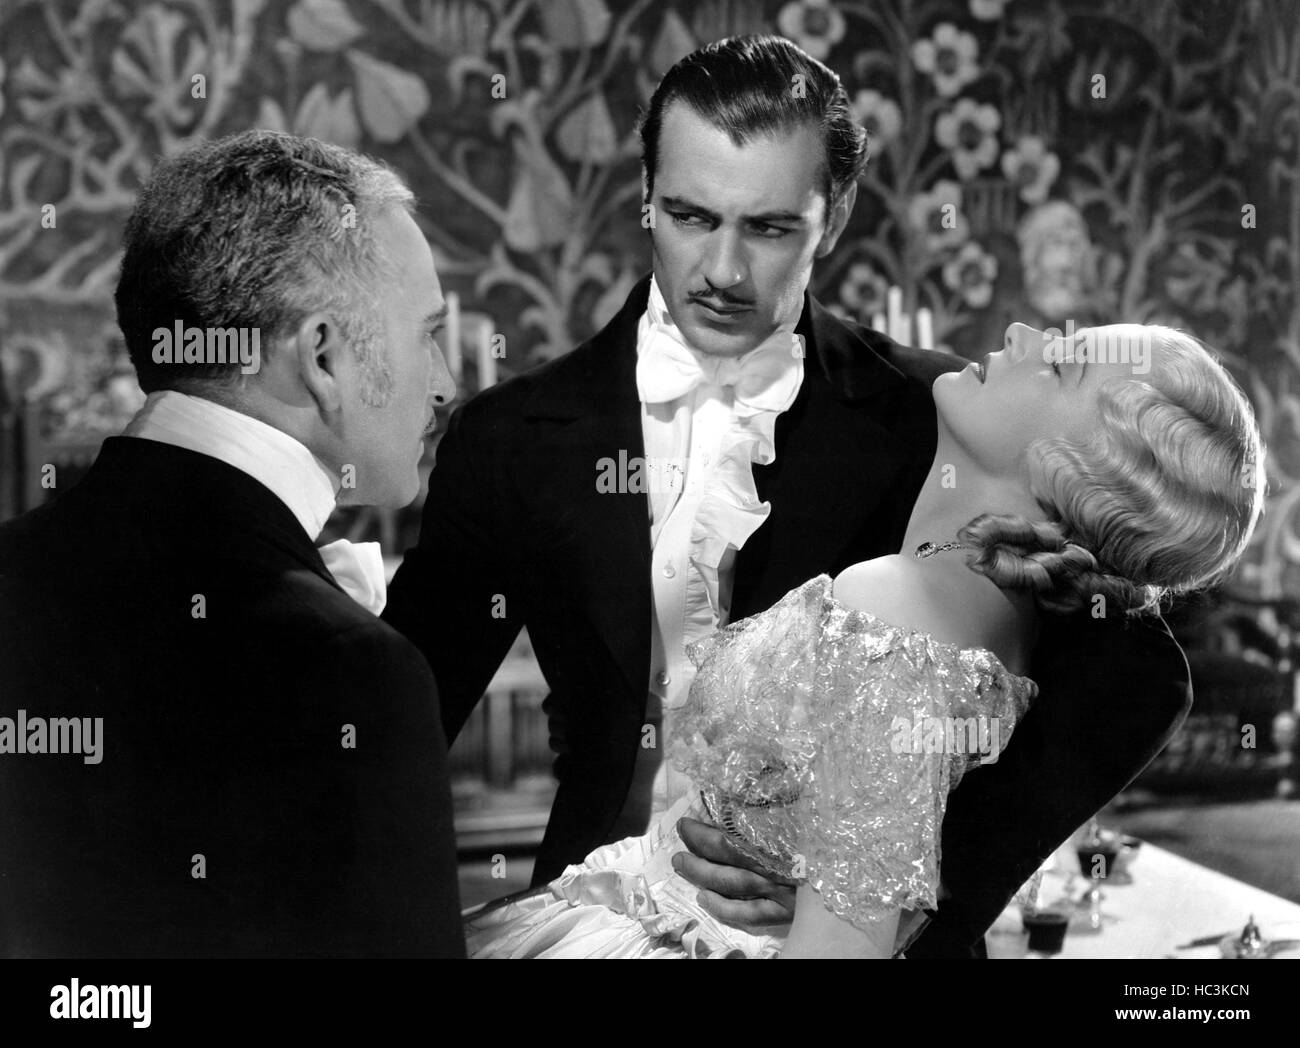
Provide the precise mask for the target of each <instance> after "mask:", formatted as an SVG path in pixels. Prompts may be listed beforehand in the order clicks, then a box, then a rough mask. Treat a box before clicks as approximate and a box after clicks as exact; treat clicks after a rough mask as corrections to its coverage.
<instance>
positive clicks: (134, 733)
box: [0, 437, 464, 957]
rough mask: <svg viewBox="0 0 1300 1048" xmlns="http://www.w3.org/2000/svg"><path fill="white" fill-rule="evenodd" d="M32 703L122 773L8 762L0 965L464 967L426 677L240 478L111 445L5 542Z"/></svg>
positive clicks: (19, 654) (23, 701)
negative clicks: (78, 726)
mask: <svg viewBox="0 0 1300 1048" xmlns="http://www.w3.org/2000/svg"><path fill="white" fill-rule="evenodd" d="M196 595H201V597H202V599H203V601H205V602H206V606H205V607H203V608H202V609H201V610H202V612H203V614H202V615H201V616H200V615H198V614H197V612H198V610H200V609H199V606H198V605H196V603H195V597H196ZM19 709H24V710H25V711H26V714H27V717H28V718H29V719H31V718H33V717H37V716H40V717H47V718H52V717H102V718H103V739H102V761H101V763H99V764H93V765H88V764H85V763H84V762H83V760H82V758H80V757H77V756H54V755H44V756H35V755H14V754H0V798H3V801H2V802H0V841H2V842H3V844H2V845H0V955H5V956H64V957H89V956H98V957H141V956H154V957H167V956H238V957H254V956H294V957H300V956H358V955H418V956H463V954H464V941H463V938H462V934H461V930H460V918H459V912H458V911H459V900H458V892H457V882H456V859H455V848H454V837H453V829H452V819H451V804H450V794H449V789H448V784H447V779H446V768H445V756H446V742H445V737H444V735H443V731H442V725H441V722H440V715H439V710H438V701H437V691H436V688H435V685H434V680H433V676H432V674H431V673H430V671H429V667H428V664H427V663H426V662H425V660H424V658H423V656H421V655H420V653H419V652H418V651H416V650H415V648H414V647H412V646H411V645H410V644H409V643H408V642H407V641H406V640H404V639H403V638H402V637H401V636H400V635H399V634H398V633H397V632H396V631H394V630H393V629H391V628H390V627H389V626H387V625H385V624H384V623H383V622H381V621H380V620H378V619H376V618H375V617H374V616H373V615H371V614H370V613H369V612H367V611H365V610H364V609H363V608H361V607H360V606H359V605H357V604H356V603H355V602H354V601H353V600H352V599H351V598H349V597H348V596H347V595H346V594H345V593H344V592H343V591H342V590H341V589H340V588H339V587H338V585H337V583H335V581H334V580H333V578H332V577H331V576H330V574H329V573H328V572H327V571H326V570H325V567H324V565H323V563H322V561H321V559H320V555H319V554H318V553H317V551H316V550H315V548H314V547H313V545H312V543H311V541H310V540H309V538H308V536H307V534H306V533H305V532H304V531H303V529H302V527H301V525H299V523H298V522H297V520H296V519H295V517H294V516H293V514H292V513H291V512H290V510H289V509H288V507H287V506H285V505H284V503H283V502H281V501H280V500H279V499H278V498H277V497H276V496H275V495H273V494H272V493H271V492H270V491H269V490H267V489H266V488H265V487H264V486H263V485H261V484H260V483H258V482H257V481H256V480H254V479H253V478H252V477H250V476H248V475H247V474H245V473H243V472H241V471H240V470H237V469H235V468H233V467H231V466H228V465H226V464H225V463H223V462H220V461H218V460H216V459H214V458H210V457H208V456H206V455H200V454H196V453H194V452H191V451H186V450H183V449H180V448H175V447H171V446H168V445H166V444H162V443H158V442H156V441H151V440H141V439H136V438H130V437H117V438H112V439H110V440H108V441H106V442H105V444H104V447H103V450H102V452H101V453H100V455H99V458H98V460H97V461H96V462H95V465H94V467H93V468H92V469H91V471H90V472H89V474H88V475H87V477H86V478H85V480H84V481H83V482H82V483H80V484H79V485H77V486H76V487H75V488H73V489H72V490H70V491H69V492H68V493H67V494H65V495H63V496H62V497H61V498H60V499H58V500H57V501H56V502H54V503H52V504H50V505H47V506H44V507H42V508H40V509H37V510H35V511H33V512H31V513H29V514H27V515H26V516H23V517H21V518H19V519H17V520H14V521H11V522H9V523H7V524H5V525H3V526H0V716H6V717H10V718H14V717H16V715H17V711H18V710H19ZM345 725H352V726H353V728H354V729H355V747H354V748H345V747H344V745H343V741H344V730H345V728H344V726H345ZM196 856H201V857H202V860H201V861H202V864H203V865H204V866H205V870H204V871H203V872H205V874H206V876H204V877H202V878H196V877H194V876H193V873H194V872H195V871H196V870H197V869H199V864H200V860H199V859H197V858H196Z"/></svg>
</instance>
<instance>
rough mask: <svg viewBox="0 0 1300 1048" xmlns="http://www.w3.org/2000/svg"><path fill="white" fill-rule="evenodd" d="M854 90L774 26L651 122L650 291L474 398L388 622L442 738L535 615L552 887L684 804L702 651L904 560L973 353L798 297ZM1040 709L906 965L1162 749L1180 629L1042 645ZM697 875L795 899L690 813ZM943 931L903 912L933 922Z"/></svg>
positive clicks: (829, 217) (828, 239)
mask: <svg viewBox="0 0 1300 1048" xmlns="http://www.w3.org/2000/svg"><path fill="white" fill-rule="evenodd" d="M848 114H849V110H848V104H847V98H846V96H845V93H844V90H843V88H842V86H841V85H840V83H839V80H838V78H837V77H836V76H835V74H834V73H832V72H831V71H830V70H829V69H827V68H826V67H825V66H823V65H822V64H821V63H819V62H817V61H815V60H813V59H811V58H810V57H808V56H807V55H806V54H804V53H803V52H802V51H800V50H799V49H798V48H797V47H795V46H794V45H792V44H790V43H788V42H787V41H784V40H781V39H777V38H774V37H757V38H756V37H750V38H739V39H731V40H725V41H722V42H719V43H715V44H711V45H709V46H708V47H706V48H703V49H702V50H700V51H697V52H695V53H694V54H692V55H689V56H687V57H686V58H684V59H682V61H681V62H679V63H678V64H677V65H676V66H675V67H674V68H673V69H672V70H670V71H669V73H668V74H667V75H666V76H665V77H664V79H663V81H662V82H661V84H660V85H659V87H658V89H657V90H656V92H655V94H654V97H653V98H652V100H651V102H650V105H649V109H648V111H647V113H646V116H645V119H644V121H643V124H642V138H643V143H644V166H643V179H644V187H645V201H644V203H645V205H647V207H648V213H649V214H650V215H651V216H652V220H653V221H652V224H651V230H650V247H651V251H652V256H653V273H652V275H651V276H650V277H647V278H646V279H645V280H643V281H642V282H641V283H640V284H638V285H637V287H636V288H635V289H634V290H633V291H632V293H631V294H630V295H629V296H628V299H627V302H626V304H625V305H624V307H623V308H622V310H621V311H620V312H619V313H618V315H617V316H616V317H615V318H614V319H613V320H612V321H611V322H610V323H609V325H608V326H607V327H606V328H605V329H604V330H603V331H601V332H600V333H599V334H597V335H596V336H595V337H594V338H592V339H590V340H589V341H587V342H585V343H584V344H583V345H581V346H579V347H578V348H577V349H575V350H574V351H573V352H572V353H570V354H569V355H567V356H565V357H562V358H560V359H558V360H555V361H552V362H550V363H548V364H545V365H543V366H541V367H539V368H536V369H535V370H533V371H530V372H528V373H527V374H524V375H521V376H518V377H517V378H515V379H512V380H511V381H509V382H506V383H503V384H502V385H500V386H497V387H495V388H493V389H491V390H488V391H485V392H484V393H482V394H480V395H479V396H478V397H476V398H474V399H473V400H472V401H470V402H469V403H468V404H466V405H465V406H464V407H462V408H461V409H460V410H459V411H457V412H456V414H455V415H453V417H452V420H451V423H450V426H449V429H448V432H447V434H446V436H445V437H444V439H443V441H442V443H441V444H440V446H439V448H438V461H437V464H436V467H435V469H434V472H433V475H432V478H431V480H430V490H429V502H428V505H427V506H426V508H425V515H424V521H423V529H422V533H421V537H420V544H419V546H418V548H417V549H415V550H413V551H411V552H409V553H408V554H407V558H406V561H405V563H404V564H403V566H402V568H401V569H399V571H398V574H397V576H396V578H395V579H394V583H393V588H392V593H391V596H390V602H389V606H388V608H387V609H386V611H385V617H386V618H387V619H388V620H389V621H390V622H392V623H393V624H394V625H396V626H397V627H398V628H399V629H400V630H402V632H404V633H405V634H406V635H407V636H408V637H410V638H411V639H412V640H414V641H415V642H416V643H417V644H418V645H419V646H420V648H421V650H422V651H424V652H425V654H426V655H427V656H428V657H429V660H430V663H431V665H432V666H433V668H434V672H435V674H436V676H437V678H438V682H439V687H440V688H441V695H442V700H443V707H442V708H443V717H444V723H445V725H446V728H447V733H448V736H449V737H454V736H455V735H456V733H457V732H458V731H459V730H460V728H461V726H462V725H463V724H464V721H465V719H466V717H468V715H469V713H470V711H471V710H472V709H473V706H474V704H475V703H476V702H477V701H478V699H479V697H480V695H481V694H482V693H483V690H484V688H485V686H486V685H487V683H488V681H489V679H490V678H491V677H492V675H493V673H494V671H495V670H496V668H497V666H498V664H499V663H500V661H501V659H502V658H503V657H504V655H505V653H506V652H507V650H508V649H509V647H510V645H511V643H512V642H513V640H514V638H515V637H516V635H517V634H518V632H519V630H520V628H521V627H524V626H527V627H528V631H529V635H530V638H531V640H532V644H533V647H534V650H535V651H536V653H537V658H538V661H539V663H540V665H541V668H542V671H543V672H544V674H545V676H546V679H547V682H548V684H549V685H550V688H551V694H550V696H549V698H548V700H547V703H546V710H547V713H548V715H549V720H550V726H551V734H552V739H551V743H552V747H553V748H554V749H555V751H556V753H557V759H556V762H555V772H556V776H557V778H558V780H559V789H558V792H557V795H556V800H555V804H554V807H553V809H552V811H551V817H550V822H549V824H548V826H547V829H546V835H545V838H544V840H543V842H542V846H541V851H540V854H539V855H538V857H537V862H536V866H535V869H534V876H533V880H534V883H535V884H540V883H544V882H546V881H549V880H551V879H552V878H554V877H556V876H557V875H558V874H560V873H561V872H562V871H563V869H564V867H565V866H566V864H570V863H577V862H580V861H581V860H582V859H583V857H584V856H585V855H586V854H587V853H588V852H590V851H591V850H592V849H594V848H596V847H598V846H600V845H601V844H604V843H606V842H610V841H614V840H618V839H620V838H622V837H624V836H627V835H631V834H637V833H640V832H642V831H644V829H645V827H646V825H647V821H648V820H649V818H650V816H651V814H653V813H655V812H662V811H664V810H666V809H667V807H668V805H669V804H670V803H671V802H672V801H673V800H674V799H675V798H676V797H677V796H680V794H681V791H682V790H683V789H685V788H686V785H687V784H685V783H683V782H682V781H680V779H678V778H676V777H675V775H674V773H673V772H672V770H671V769H669V768H667V767H666V766H665V765H664V763H663V761H662V759H661V755H662V753H663V752H664V749H665V735H668V736H671V734H672V723H673V712H674V710H676V709H677V708H678V707H680V706H681V704H682V703H683V702H684V701H685V698H686V696H687V692H688V690H689V687H690V683H691V679H692V675H693V673H694V668H693V666H692V665H691V663H690V661H689V660H688V658H687V656H686V653H685V650H684V649H685V645H687V644H689V643H691V642H693V641H696V640H699V639H701V638H702V637H705V636H707V635H708V634H709V633H711V632H712V631H714V630H715V629H717V628H718V627H719V626H722V625H724V624H726V623H728V622H734V621H736V620H739V619H742V618H744V617H746V616H749V615H753V614H755V613H757V612H760V611H763V610H765V609H767V608H769V607H771V606H772V604H773V603H774V602H775V601H777V600H778V599H779V598H780V597H782V596H783V595H785V594H786V593H787V592H789V591H790V590H792V589H794V588H795V587H797V586H799V585H800V584H802V583H804V582H806V581H807V580H809V579H811V578H813V577H815V576H817V575H820V574H822V573H826V574H830V575H836V574H838V573H839V572H840V571H842V570H843V569H844V568H846V567H848V566H849V565H851V564H855V563H857V562H859V561H863V560H868V559H871V558H873V557H877V556H881V555H885V554H893V553H897V552H898V550H899V544H900V542H901V540H902V537H903V534H904V532H905V530H906V525H907V521H908V518H909V515H910V514H911V511H912V507H913V504H914V502H915V499H916V496H917V494H918V492H919V491H920V489H921V486H922V483H923V481H924V479H925V476H926V473H927V471H928V469H929V466H930V463H931V460H932V458H933V455H934V452H935V446H936V439H937V428H936V415H935V406H934V402H933V400H932V397H931V392H930V387H931V385H932V383H933V382H934V380H935V379H936V378H937V377H938V376H939V375H941V374H943V373H945V372H948V371H953V370H957V369H960V368H962V367H964V366H965V364H966V362H965V361H962V360H960V359H958V358H955V357H952V356H949V355H946V354H943V353H936V352H928V351H924V350H916V349H911V348H908V347H905V346H900V345H897V344H896V343H894V342H893V341H892V340H890V339H889V338H887V337H886V336H885V335H883V334H881V333H879V332H875V331H871V330H869V329H866V328H863V327H860V326H858V325H855V324H844V323H841V322H840V321H838V320H837V319H835V318H834V317H833V316H831V315H830V314H829V313H827V312H826V310H825V309H824V308H823V307H822V306H821V305H820V303H818V302H817V301H816V300H815V299H814V298H812V297H811V296H810V295H809V294H808V293H807V286H808V283H809V279H810V277H811V273H812V266H813V263H814V261H815V260H816V259H817V258H823V257H825V256H826V255H828V254H829V253H830V252H831V251H832V250H833V249H834V247H835V244H836V242H837V240H838V238H839V237H840V235H841V233H842V232H843V230H844V227H845V225H846V223H847V221H848V218H849V214H850V212H851V210H852V208H853V204H854V202H855V199H856V179H857V176H858V174H859V173H860V171H861V169H862V166H863V164H864V163H865V161H866V145H865V142H864V135H863V132H862V130H861V128H858V127H856V126H855V125H854V124H853V122H852V121H851V120H850V119H849V115H848ZM1032 676H1033V677H1034V679H1035V680H1036V681H1037V682H1038V683H1039V685H1040V689H1041V693H1040V698H1039V700H1038V703H1037V705H1036V706H1035V707H1034V709H1033V710H1032V711H1031V712H1030V714H1029V715H1028V716H1027V717H1026V718H1025V719H1024V721H1023V723H1022V725H1021V726H1020V727H1018V728H1017V730H1016V733H1015V736H1014V738H1013V739H1012V742H1011V744H1010V746H1009V748H1008V750H1007V751H1006V752H1005V753H1003V754H1002V756H1001V759H1000V760H999V761H998V762H997V763H996V764H994V765H990V766H988V767H984V768H980V769H979V770H977V771H976V772H974V773H972V774H971V775H970V776H968V778H967V780H966V781H965V782H964V783H963V785H962V786H961V787H960V788H959V789H958V790H957V791H956V792H955V793H954V794H953V796H952V798H951V799H950V805H949V810H948V818H947V820H946V822H945V825H944V830H943V841H942V850H943V866H942V878H943V889H944V890H943V891H942V892H941V900H942V901H941V902H940V905H939V908H938V911H937V914H935V915H931V916H932V917H933V920H932V922H931V923H930V925H929V927H928V928H927V929H926V930H925V931H924V933H923V934H922V937H921V939H920V940H918V941H916V942H915V944H914V945H913V946H912V947H910V948H909V952H908V955H909V956H924V955H950V956H969V955H971V954H972V953H976V952H978V951H979V950H980V949H981V948H982V936H983V933H984V931H985V929H986V928H987V927H988V925H989V924H991V923H992V921H993V919H994V918H995V917H996V916H997V914H998V913H999V912H1000V911H1001V909H1002V907H1003V906H1004V905H1005V904H1006V902H1007V901H1008V899H1009V898H1010V897H1011V895H1012V893H1013V892H1014V891H1015V889H1016V888H1017V887H1019V885H1020V884H1021V883H1022V882H1023V881H1024V880H1025V879H1026V878H1027V877H1028V876H1029V875H1030V873H1032V871H1033V870H1034V869H1035V868H1036V867H1037V866H1038V865H1039V863H1040V861H1041V860H1042V859H1043V858H1044V857H1045V856H1047V855H1048V854H1049V853H1050V852H1051V851H1052V850H1053V849H1055V848H1056V847H1057V845H1059V844H1060V843H1061V841H1063V840H1064V839H1065V837H1066V836H1067V835H1068V834H1069V833H1070V831H1071V830H1072V829H1073V828H1074V827H1075V826H1077V825H1078V824H1079V823H1080V822H1082V821H1083V820H1084V819H1085V818H1086V817H1087V816H1088V815H1090V814H1091V813H1092V812H1094V811H1095V810H1096V809H1098V808H1099V807H1101V806H1102V805H1103V804H1104V803H1105V802H1106V801H1107V800H1108V799H1109V798H1110V797H1111V796H1112V795H1113V794H1114V793H1116V792H1117V791H1118V790H1119V789H1121V788H1122V787H1123V786H1124V785H1125V784H1126V783H1127V782H1128V781H1129V780H1130V779H1131V778H1132V777H1133V776H1134V775H1135V774H1136V773H1137V772H1138V771H1139V770H1140V769H1141V768H1142V767H1143V766H1144V765H1145V764H1146V762H1147V761H1148V760H1149V759H1150V757H1151V756H1152V755H1153V754H1154V753H1155V752H1156V751H1157V750H1158V749H1159V747H1160V746H1161V745H1163V743H1164V741H1165V740H1166V739H1167V738H1168V735H1169V734H1170V733H1171V732H1172V731H1173V729H1174V728H1175V726H1176V724H1177V723H1178V720H1179V719H1180V717H1181V716H1182V714H1183V713H1184V712H1185V709H1186V705H1187V703H1188V701H1189V693H1188V685H1187V676H1186V666H1185V663H1184V661H1183V659H1182V656H1181V653H1180V652H1179V649H1178V647H1177V645H1176V644H1175V643H1174V641H1173V639H1172V637H1171V636H1170V635H1169V633H1168V631H1167V630H1166V629H1165V628H1164V627H1163V624H1160V623H1157V624H1155V625H1145V626H1139V625H1134V626H1131V627H1125V626H1124V625H1123V624H1122V623H1119V622H1115V621H1106V620H1092V619H1088V618H1086V617H1084V618H1080V619H1076V620H1070V621H1068V622H1062V623H1060V624H1054V625H1052V626H1049V627H1048V628H1047V630H1046V631H1045V636H1044V644H1043V654H1042V656H1041V657H1040V658H1039V659H1038V660H1037V661H1036V662H1035V665H1034V672H1033V674H1032ZM681 833H682V837H683V839H684V840H685V841H686V842H687V844H688V846H689V847H690V848H691V850H692V852H694V854H681V855H679V856H677V860H676V861H678V862H680V863H681V865H680V866H678V867H677V868H678V870H679V871H680V872H681V873H682V874H683V875H684V876H685V877H687V878H688V879H689V880H691V881H693V882H694V883H695V884H697V885H698V886H699V887H701V888H702V889H703V890H704V894H703V896H702V898H703V901H704V902H705V905H706V906H707V908H708V909H709V910H710V911H711V912H713V913H714V914H715V915H716V916H718V917H720V918H721V919H723V920H726V921H728V922H730V923H733V924H736V925H740V926H744V927H763V926H770V925H775V924H781V923H784V922H788V921H789V919H790V915H791V910H792V907H793V899H794V890H793V888H792V887H791V886H790V885H788V884H778V883H776V882H774V881H772V880H770V879H768V878H767V877H765V876H763V875H761V874H760V873H759V872H757V870H758V867H757V866H755V864H753V863H752V862H750V861H749V860H747V859H746V858H744V857H743V856H742V855H740V853H739V852H738V851H736V850H735V849H734V848H732V847H731V846H730V845H729V844H728V843H727V842H726V839H725V834H724V833H723V832H722V831H721V830H718V829H715V828H713V827H709V826H705V825H704V824H701V823H696V822H691V821H689V820H685V821H684V822H683V824H682V826H681ZM921 923H922V922H920V921H916V922H913V923H912V924H911V925H910V928H911V929H912V931H913V933H914V932H915V930H916V929H917V928H918V927H919V926H920V924H921Z"/></svg>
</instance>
